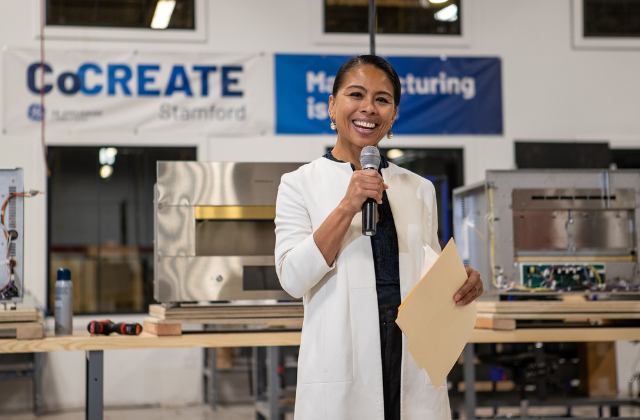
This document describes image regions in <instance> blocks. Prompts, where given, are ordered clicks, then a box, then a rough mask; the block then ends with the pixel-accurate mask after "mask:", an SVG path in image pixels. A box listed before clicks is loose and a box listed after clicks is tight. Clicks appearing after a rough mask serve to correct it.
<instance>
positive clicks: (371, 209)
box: [362, 198, 378, 236]
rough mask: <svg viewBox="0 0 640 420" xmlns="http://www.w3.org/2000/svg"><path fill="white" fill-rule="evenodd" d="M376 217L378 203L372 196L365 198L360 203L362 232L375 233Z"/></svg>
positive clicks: (366, 233)
mask: <svg viewBox="0 0 640 420" xmlns="http://www.w3.org/2000/svg"><path fill="white" fill-rule="evenodd" d="M377 219H378V203H377V202H376V200H374V199H373V198H367V201H365V202H364V204H363V205H362V234H363V235H365V236H373V235H375V234H376V229H377V223H376V222H377Z"/></svg>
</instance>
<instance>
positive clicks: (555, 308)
mask: <svg viewBox="0 0 640 420" xmlns="http://www.w3.org/2000/svg"><path fill="white" fill-rule="evenodd" d="M477 307H478V318H477V320H476V328H487V329H494V330H515V329H516V328H518V327H526V326H532V325H533V324H532V322H538V323H545V325H546V326H558V327H562V326H565V327H570V326H575V325H576V324H590V325H609V326H611V325H615V324H616V323H624V324H625V325H626V326H630V325H640V301H637V300H635V301H634V300H616V301H586V300H578V301H575V300H570V301H536V300H527V301H513V302H477ZM535 326H539V324H538V325H535Z"/></svg>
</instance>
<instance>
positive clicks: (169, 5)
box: [151, 0, 176, 29]
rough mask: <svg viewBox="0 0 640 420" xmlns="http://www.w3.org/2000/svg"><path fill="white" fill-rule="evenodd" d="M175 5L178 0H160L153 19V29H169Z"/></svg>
mask: <svg viewBox="0 0 640 420" xmlns="http://www.w3.org/2000/svg"><path fill="white" fill-rule="evenodd" d="M175 7H176V0H158V4H157V5H156V11H155V12H154V13H153V20H151V27H152V28H153V29H167V26H169V21H171V15H172V14H173V9H174V8H175Z"/></svg>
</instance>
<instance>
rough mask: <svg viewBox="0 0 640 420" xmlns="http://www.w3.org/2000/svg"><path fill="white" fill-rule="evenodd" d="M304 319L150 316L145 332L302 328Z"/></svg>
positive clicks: (167, 332) (159, 334)
mask: <svg viewBox="0 0 640 420" xmlns="http://www.w3.org/2000/svg"><path fill="white" fill-rule="evenodd" d="M302 320H303V318H202V319H196V318H193V319H159V318H156V317H152V316H148V317H145V319H144V331H146V332H148V333H150V334H153V335H157V336H167V335H180V334H182V325H183V324H201V325H258V326H262V327H265V326H270V327H271V326H289V327H291V326H295V327H300V326H302Z"/></svg>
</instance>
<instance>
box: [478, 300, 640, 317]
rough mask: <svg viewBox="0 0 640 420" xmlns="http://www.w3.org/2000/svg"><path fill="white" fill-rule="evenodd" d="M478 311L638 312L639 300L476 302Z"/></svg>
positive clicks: (539, 312) (639, 307)
mask: <svg viewBox="0 0 640 420" xmlns="http://www.w3.org/2000/svg"><path fill="white" fill-rule="evenodd" d="M477 305H478V312H480V313H482V312H484V313H527V314H541V313H566V312H568V313H575V312H582V313H610V312H625V313H630V312H640V301H637V300H616V301H595V302H575V301H566V302H563V301H516V302H478V303H477Z"/></svg>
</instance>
